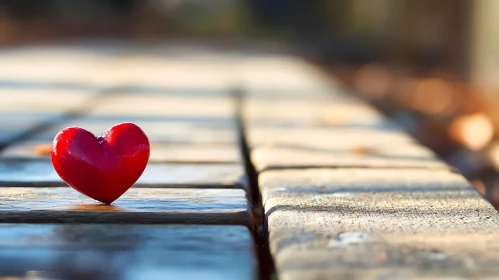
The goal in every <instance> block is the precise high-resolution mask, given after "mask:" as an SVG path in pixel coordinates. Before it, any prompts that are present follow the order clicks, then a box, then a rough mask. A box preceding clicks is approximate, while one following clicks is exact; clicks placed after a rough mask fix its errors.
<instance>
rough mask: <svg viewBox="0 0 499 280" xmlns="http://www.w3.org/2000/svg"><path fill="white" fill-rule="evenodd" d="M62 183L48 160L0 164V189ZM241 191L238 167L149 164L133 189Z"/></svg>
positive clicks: (241, 173) (242, 179)
mask: <svg viewBox="0 0 499 280" xmlns="http://www.w3.org/2000/svg"><path fill="white" fill-rule="evenodd" d="M61 185H64V182H63V181H62V179H61V178H60V177H59V175H58V174H57V173H56V172H55V170H54V167H53V166H52V162H51V161H49V160H20V159H11V160H9V159H4V160H1V161H0V186H30V187H37V186H41V187H51V186H61ZM179 186H180V187H184V188H186V187H194V188H245V187H246V178H245V174H244V168H243V166H242V165H241V164H196V163H192V164H190V163H149V164H148V165H147V166H146V169H145V170H144V173H143V174H142V176H141V177H140V178H139V179H138V180H137V182H136V183H135V184H134V186H133V187H179Z"/></svg>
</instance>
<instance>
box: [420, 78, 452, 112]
mask: <svg viewBox="0 0 499 280" xmlns="http://www.w3.org/2000/svg"><path fill="white" fill-rule="evenodd" d="M455 95H456V90H455V88H454V87H453V86H452V84H450V83H449V82H446V81H444V80H443V79H439V78H427V79H422V80H419V81H417V82H416V86H415V90H414V94H413V96H412V102H411V103H412V106H413V108H414V109H416V110H419V111H422V112H424V113H427V114H438V113H441V112H443V111H444V110H445V109H447V108H448V107H449V106H450V105H452V102H454V101H455V100H453V99H454V97H455Z"/></svg>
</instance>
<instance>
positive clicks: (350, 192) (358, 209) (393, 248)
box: [259, 169, 499, 280]
mask: <svg viewBox="0 0 499 280" xmlns="http://www.w3.org/2000/svg"><path fill="white" fill-rule="evenodd" d="M259 181H260V188H261V191H262V198H263V203H264V207H265V213H266V217H267V221H268V230H269V234H270V237H269V238H270V246H271V251H272V254H273V256H274V260H275V263H276V267H277V271H278V274H279V279H284V280H287V279H329V278H334V279H380V278H386V277H395V278H396V279H401V278H402V279H421V278H424V277H429V278H424V279H437V278H438V279H442V278H443V279H448V278H452V279H462V278H464V279H474V278H476V277H479V278H480V277H484V278H487V277H490V278H491V279H492V278H493V277H494V275H497V272H499V269H498V267H499V266H498V265H497V264H499V259H498V258H497V254H498V253H499V246H497V245H496V242H494V240H496V238H497V237H498V235H497V230H498V229H499V215H498V214H497V211H496V210H495V209H494V208H493V207H492V206H491V205H490V204H489V203H488V202H487V201H485V200H484V199H483V198H482V197H481V196H480V195H479V193H478V192H477V191H476V190H475V189H474V188H473V187H472V186H470V185H469V183H468V182H467V181H466V180H465V179H464V178H463V177H462V176H461V175H458V174H454V173H450V172H447V171H438V170H420V169H309V170H282V171H267V172H263V173H262V174H261V175H260V178H259ZM445 277H448V278H445Z"/></svg>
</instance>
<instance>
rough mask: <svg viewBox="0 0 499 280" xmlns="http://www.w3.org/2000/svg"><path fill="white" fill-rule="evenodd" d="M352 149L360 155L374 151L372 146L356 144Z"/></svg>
mask: <svg viewBox="0 0 499 280" xmlns="http://www.w3.org/2000/svg"><path fill="white" fill-rule="evenodd" d="M352 151H353V152H354V153H356V154H360V155H367V154H373V153H375V152H376V149H374V148H372V147H366V146H360V145H359V146H356V147H354V148H353V149H352Z"/></svg>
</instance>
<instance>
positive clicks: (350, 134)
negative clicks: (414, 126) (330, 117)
mask: <svg viewBox="0 0 499 280" xmlns="http://www.w3.org/2000/svg"><path fill="white" fill-rule="evenodd" d="M246 133H247V138H248V144H249V146H250V147H251V148H256V147H260V146H267V147H286V148H303V149H306V148H310V149H322V150H324V151H326V150H330V151H345V150H347V151H351V150H355V149H358V148H360V149H364V148H366V147H367V148H376V147H378V146H384V145H394V144H402V143H412V142H414V140H413V139H412V138H411V137H409V136H408V135H406V134H405V133H403V132H400V131H396V130H380V129H365V128H308V127H306V128H302V127H299V128H282V127H262V126H253V127H252V126H250V127H248V128H247V129H246Z"/></svg>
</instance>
